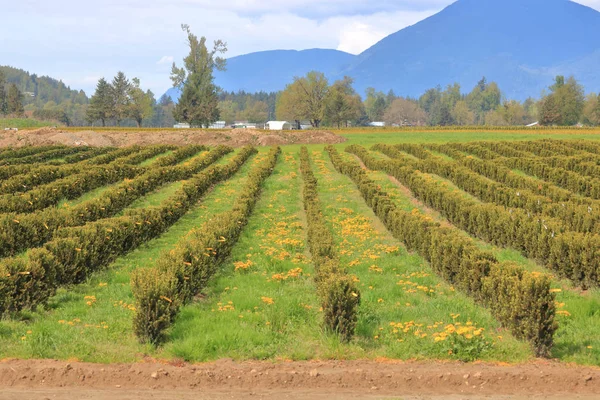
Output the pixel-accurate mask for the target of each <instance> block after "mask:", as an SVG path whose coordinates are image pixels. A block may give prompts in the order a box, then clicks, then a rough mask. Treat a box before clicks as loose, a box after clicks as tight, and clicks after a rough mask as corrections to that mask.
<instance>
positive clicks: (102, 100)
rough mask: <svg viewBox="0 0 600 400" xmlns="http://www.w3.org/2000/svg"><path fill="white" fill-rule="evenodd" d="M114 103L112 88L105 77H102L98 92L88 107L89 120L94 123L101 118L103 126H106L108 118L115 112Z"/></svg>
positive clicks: (97, 88) (87, 117) (97, 87)
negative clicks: (113, 109)
mask: <svg viewBox="0 0 600 400" xmlns="http://www.w3.org/2000/svg"><path fill="white" fill-rule="evenodd" d="M112 104H113V102H112V88H111V86H110V84H109V83H108V82H106V80H105V79H104V78H101V79H100V80H99V81H98V84H97V85H96V93H94V95H93V96H92V98H91V100H90V105H89V107H88V109H87V113H86V114H87V115H86V119H87V121H88V122H89V123H94V121H98V120H100V121H101V122H102V126H106V120H107V119H109V118H110V117H111V115H112V114H113V111H112Z"/></svg>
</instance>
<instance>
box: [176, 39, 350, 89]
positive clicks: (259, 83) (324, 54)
mask: <svg viewBox="0 0 600 400" xmlns="http://www.w3.org/2000/svg"><path fill="white" fill-rule="evenodd" d="M355 58H356V56H354V55H352V54H348V53H344V52H343V51H338V50H324V49H311V50H302V51H296V50H272V51H262V52H258V53H251V54H247V55H242V56H238V57H232V58H230V59H228V60H227V70H226V71H224V72H218V71H217V72H216V73H215V81H216V83H217V85H219V86H220V87H221V88H222V89H223V90H225V91H228V92H231V91H233V92H237V91H238V90H244V91H246V92H248V93H255V92H260V91H263V92H277V91H279V90H282V89H283V88H285V85H287V84H288V83H290V82H292V80H293V79H294V77H295V76H302V75H306V74H307V73H308V72H310V71H313V70H318V71H321V72H323V73H325V74H326V75H327V76H335V75H337V74H338V73H339V72H340V71H341V70H342V69H344V68H346V67H347V66H348V65H349V64H350V63H351V62H352V61H354V60H355ZM166 94H167V95H168V96H171V98H172V99H174V100H175V99H178V98H179V90H178V89H176V88H171V89H169V90H168V91H167V93H166Z"/></svg>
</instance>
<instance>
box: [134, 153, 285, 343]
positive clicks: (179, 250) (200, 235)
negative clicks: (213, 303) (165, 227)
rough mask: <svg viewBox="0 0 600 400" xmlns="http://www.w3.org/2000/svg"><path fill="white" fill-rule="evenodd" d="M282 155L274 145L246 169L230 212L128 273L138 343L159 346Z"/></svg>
mask: <svg viewBox="0 0 600 400" xmlns="http://www.w3.org/2000/svg"><path fill="white" fill-rule="evenodd" d="M280 153H281V149H280V148H279V147H276V148H273V149H272V150H270V151H269V154H268V156H267V159H266V160H265V161H264V162H261V163H258V164H257V165H256V166H255V167H254V168H253V169H252V170H251V171H250V173H249V175H248V179H247V181H246V183H245V184H244V186H243V187H241V188H240V189H239V195H238V196H239V197H238V198H237V199H236V201H235V203H234V205H233V208H232V209H231V210H230V211H227V212H224V213H221V214H218V215H216V216H214V217H213V218H212V219H211V220H210V221H207V222H206V223H205V224H204V225H203V226H202V228H201V229H197V230H193V231H191V232H190V233H189V234H188V235H186V236H185V237H184V238H183V239H182V240H181V241H180V242H179V243H178V244H177V246H176V247H175V249H173V250H170V251H168V252H165V253H163V254H162V255H161V256H160V258H159V259H158V261H157V263H156V266H155V267H153V268H144V269H137V270H136V271H134V272H133V273H132V276H131V289H132V291H133V295H134V297H135V301H136V312H135V315H134V318H133V329H134V332H135V335H136V336H137V337H138V339H139V340H140V341H141V342H143V343H152V344H154V345H158V344H160V343H161V342H162V341H163V340H164V339H165V332H166V330H167V329H168V328H169V327H170V326H171V324H172V323H173V322H174V320H175V318H176V316H177V314H178V313H179V310H180V307H181V306H182V305H184V304H186V303H187V302H189V301H190V300H191V299H192V298H193V297H194V296H195V295H196V294H198V293H199V292H200V291H202V289H204V288H205V287H206V284H207V282H208V280H209V279H210V278H211V277H212V276H213V275H214V274H215V272H216V271H217V270H218V268H219V267H220V265H221V264H222V263H223V261H224V260H225V259H226V258H227V257H228V256H229V254H230V252H231V249H232V248H233V246H234V245H235V243H236V242H237V240H238V238H239V236H240V234H241V233H242V230H243V229H244V226H245V225H246V223H247V221H248V218H249V216H250V214H251V213H252V210H253V209H254V206H255V204H256V202H257V200H258V198H259V196H260V192H261V186H262V183H263V182H264V180H265V179H266V178H267V177H268V176H270V175H271V173H272V171H273V169H274V168H275V164H276V163H277V159H278V157H279V154H280Z"/></svg>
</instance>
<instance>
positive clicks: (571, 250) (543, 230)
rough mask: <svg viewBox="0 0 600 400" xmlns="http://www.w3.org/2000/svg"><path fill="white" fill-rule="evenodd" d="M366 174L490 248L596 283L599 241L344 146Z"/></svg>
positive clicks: (398, 163) (586, 284) (579, 281)
mask: <svg viewBox="0 0 600 400" xmlns="http://www.w3.org/2000/svg"><path fill="white" fill-rule="evenodd" d="M349 151H351V152H353V153H354V154H357V155H358V156H359V157H361V159H362V160H363V162H364V163H365V164H366V165H367V166H368V167H369V168H371V169H378V170H383V171H385V172H387V173H388V174H390V175H392V176H394V177H395V178H397V179H398V180H399V181H400V182H401V183H402V184H403V185H405V186H406V187H408V188H409V189H410V190H411V191H412V192H413V194H414V195H415V196H416V197H417V198H419V199H421V200H422V201H423V202H425V203H426V204H427V205H429V206H430V207H433V208H435V209H436V210H438V211H439V212H440V213H441V214H442V215H444V216H445V217H446V218H447V219H448V220H450V221H451V222H452V223H453V224H455V225H456V226H458V227H459V228H461V229H464V230H465V231H467V232H469V233H470V234H472V235H474V236H476V237H479V238H481V239H483V240H485V241H487V242H490V243H492V244H495V245H498V246H502V247H512V248H514V249H516V250H519V251H520V252H521V253H523V255H525V256H526V257H530V258H533V259H536V260H539V262H540V263H542V264H544V265H545V266H546V267H548V268H549V269H551V270H553V271H556V272H557V273H558V274H559V275H561V276H563V277H565V278H568V279H570V280H572V281H573V282H574V283H575V284H577V285H581V286H582V287H584V288H587V287H591V286H598V284H599V283H600V280H599V277H600V276H599V272H600V258H598V257H596V255H597V253H598V249H600V236H598V235H592V234H583V233H579V232H572V231H568V232H563V233H561V232H560V221H558V220H556V219H552V218H544V219H541V217H540V216H538V215H533V214H531V213H530V212H528V211H525V210H521V209H513V210H508V209H506V208H505V207H503V206H498V205H496V204H492V203H480V202H478V201H476V200H474V199H470V198H467V197H465V196H464V195H463V194H462V193H460V192H459V191H456V190H451V189H449V188H448V187H447V186H446V185H442V184H440V182H438V181H436V180H434V179H433V178H432V177H430V176H427V175H425V174H423V173H421V172H420V171H418V170H416V169H415V168H414V167H412V166H410V165H407V164H406V163H404V162H402V161H401V160H394V159H390V160H378V159H375V158H374V157H373V156H372V155H371V154H369V152H368V151H367V150H366V149H364V148H363V147H360V146H350V148H349Z"/></svg>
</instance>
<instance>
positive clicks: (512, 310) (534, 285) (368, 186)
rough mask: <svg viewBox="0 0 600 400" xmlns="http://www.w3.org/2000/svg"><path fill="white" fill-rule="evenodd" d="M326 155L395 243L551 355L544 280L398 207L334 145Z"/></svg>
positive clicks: (549, 296)
mask: <svg viewBox="0 0 600 400" xmlns="http://www.w3.org/2000/svg"><path fill="white" fill-rule="evenodd" d="M327 150H328V152H329V155H330V157H331V160H332V162H333V164H334V165H335V167H336V169H337V170H338V171H340V172H341V173H343V174H346V175H348V176H349V177H350V178H351V179H352V180H353V181H354V182H355V184H356V185H357V187H358V189H359V190H360V192H361V193H362V195H363V197H364V198H365V200H366V202H367V203H368V205H369V206H370V207H371V208H372V209H373V211H374V212H375V214H376V215H377V216H378V217H379V218H380V219H381V220H382V222H383V223H384V224H385V225H386V227H387V228H388V230H390V232H391V233H392V234H393V235H394V236H395V237H396V238H397V239H398V240H400V241H402V242H403V243H404V244H405V245H406V247H407V248H408V249H410V250H414V251H416V252H417V253H419V254H420V255H421V256H422V257H423V258H425V259H426V260H427V261H429V263H430V264H431V267H432V269H433V270H434V271H435V272H436V273H437V274H438V275H439V276H441V277H442V278H443V279H445V280H446V281H447V282H449V283H450V284H452V285H455V286H456V287H457V288H459V289H460V290H461V291H464V292H465V293H467V294H469V295H470V296H472V297H473V298H474V299H475V300H476V301H477V302H478V303H480V304H482V305H484V306H485V307H488V308H489V309H490V311H491V312H492V314H493V315H494V317H495V318H496V319H497V320H498V321H499V322H500V323H501V324H502V325H503V326H504V327H506V328H507V329H509V330H510V331H511V332H512V333H513V334H514V335H515V336H516V337H517V338H519V339H522V340H526V341H528V342H529V343H530V344H531V346H532V348H533V350H534V352H535V354H536V355H538V356H548V355H549V353H550V349H551V347H552V344H553V335H554V332H555V331H556V328H557V326H556V323H555V321H554V317H555V303H554V301H555V297H554V294H553V293H552V292H551V291H550V281H549V279H548V278H547V277H545V276H534V275H532V274H530V273H528V272H526V271H525V270H523V269H522V268H520V267H517V266H514V265H511V264H500V263H499V262H498V261H497V260H496V259H495V258H494V256H493V255H492V254H490V253H487V252H483V251H481V250H479V249H478V248H477V246H476V245H475V244H474V243H473V241H472V240H471V239H470V238H468V237H465V236H464V235H463V234H462V233H461V232H460V231H459V230H458V229H456V228H445V227H441V226H440V225H439V224H438V223H436V222H433V221H432V220H431V219H430V218H427V217H426V216H425V215H423V214H421V213H416V212H406V211H403V210H401V209H399V208H397V207H396V205H395V204H394V203H393V201H392V200H391V199H390V198H389V196H388V195H387V194H386V193H385V192H384V191H383V190H382V189H381V188H380V186H379V185H378V184H377V183H376V182H374V181H373V180H372V179H371V178H369V176H368V174H367V173H366V172H365V171H364V170H363V169H362V168H361V167H360V166H359V165H358V163H357V162H354V161H352V162H349V161H344V160H343V159H342V157H341V156H340V155H339V153H338V152H337V150H336V149H335V148H334V147H333V146H328V147H327ZM374 161H375V160H374ZM369 168H372V167H369Z"/></svg>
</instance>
